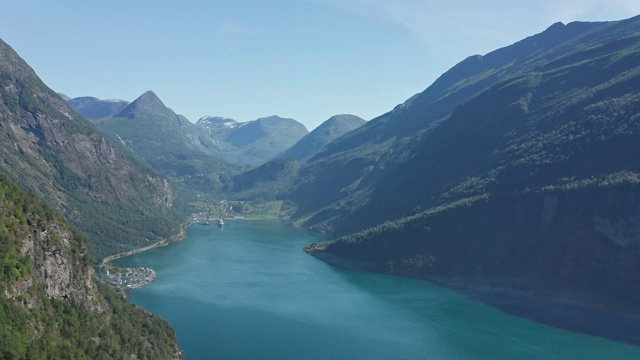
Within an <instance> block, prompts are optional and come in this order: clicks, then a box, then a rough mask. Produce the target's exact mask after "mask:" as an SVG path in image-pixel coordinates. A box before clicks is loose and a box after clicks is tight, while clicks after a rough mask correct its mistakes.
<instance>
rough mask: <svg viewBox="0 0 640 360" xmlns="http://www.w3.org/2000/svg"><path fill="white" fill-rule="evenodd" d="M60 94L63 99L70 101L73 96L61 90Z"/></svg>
mask: <svg viewBox="0 0 640 360" xmlns="http://www.w3.org/2000/svg"><path fill="white" fill-rule="evenodd" d="M58 95H59V96H60V97H61V98H62V100H64V101H69V100H71V97H70V96H68V95H66V94H63V93H61V92H59V93H58Z"/></svg>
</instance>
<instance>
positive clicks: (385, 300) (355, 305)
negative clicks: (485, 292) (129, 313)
mask: <svg viewBox="0 0 640 360" xmlns="http://www.w3.org/2000/svg"><path fill="white" fill-rule="evenodd" d="M319 240H322V237H321V235H319V234H315V233H310V232H306V231H303V230H300V229H295V228H291V227H288V226H287V225H286V224H285V223H283V222H277V221H228V222H226V223H225V226H224V228H219V227H217V226H215V225H209V226H204V225H193V226H191V227H190V228H189V231H188V238H187V239H186V240H184V241H182V242H180V243H176V244H172V245H170V246H167V247H162V248H157V249H153V250H151V251H148V252H144V253H141V254H137V255H134V256H131V257H128V258H124V259H120V260H118V261H117V263H118V264H121V265H126V266H145V267H146V266H150V267H153V268H154V269H155V270H156V271H157V275H158V277H157V280H156V281H155V282H153V283H151V284H149V285H146V286H144V287H142V288H140V289H136V290H132V291H131V292H130V299H131V301H132V302H133V303H135V304H137V305H140V306H142V307H144V308H146V309H148V310H149V311H151V312H153V313H155V314H158V315H160V316H162V317H164V318H166V319H167V320H169V322H170V323H171V325H173V327H174V328H175V329H176V332H177V336H178V343H179V345H180V347H181V348H182V350H183V351H184V355H185V359H187V360H190V359H214V358H219V359H434V360H438V359H447V360H450V359H640V348H639V347H634V346H630V345H626V344H623V343H617V342H613V341H608V340H605V339H601V338H597V337H592V336H588V335H583V334H579V333H573V332H568V331H564V330H560V329H556V328H552V327H549V326H546V325H542V324H538V323H534V322H530V321H527V320H524V319H520V318H516V317H513V316H509V315H506V314H504V313H502V312H500V311H499V310H496V309H494V308H491V307H488V306H486V305H483V304H481V303H477V302H474V301H472V300H470V299H468V298H466V297H464V296H460V295H458V294H456V293H454V292H452V291H450V290H448V289H444V288H441V287H438V286H435V285H432V284H429V283H427V282H423V281H419V280H413V279H404V278H398V277H391V276H385V275H379V274H371V273H362V272H349V271H344V270H339V269H335V268H332V267H330V266H328V265H326V264H325V263H323V262H321V261H319V260H317V259H315V258H313V257H311V256H309V255H307V254H305V253H304V252H303V251H302V247H303V246H304V245H306V244H309V243H311V242H314V241H319Z"/></svg>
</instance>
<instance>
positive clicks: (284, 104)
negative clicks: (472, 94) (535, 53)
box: [0, 0, 640, 130]
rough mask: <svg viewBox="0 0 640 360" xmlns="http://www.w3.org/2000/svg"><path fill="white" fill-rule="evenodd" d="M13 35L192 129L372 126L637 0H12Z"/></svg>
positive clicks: (64, 70)
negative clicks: (511, 53)
mask: <svg viewBox="0 0 640 360" xmlns="http://www.w3.org/2000/svg"><path fill="white" fill-rule="evenodd" d="M0 5H1V6H2V8H3V13H4V14H5V16H4V17H3V18H2V19H0V38H2V39H3V40H4V41H6V42H7V43H8V44H9V45H11V46H12V47H13V48H14V49H15V50H16V51H18V53H20V54H21V55H22V56H23V57H24V58H25V60H26V61H27V62H28V63H29V64H30V65H31V66H32V67H33V68H34V69H35V71H36V72H37V73H38V75H39V76H40V77H41V78H42V79H43V81H44V82H45V83H46V84H47V85H48V86H49V87H51V88H53V89H54V90H56V91H59V92H63V93H65V94H67V95H69V96H71V97H77V96H96V97H102V98H117V99H124V100H128V101H132V100H134V99H135V98H136V97H138V96H140V95H141V94H142V93H144V92H145V91H146V90H153V91H154V92H155V93H156V94H158V96H159V97H160V98H161V99H162V100H163V101H164V103H165V104H166V105H167V106H169V107H171V108H172V109H173V110H174V111H176V112H177V113H180V114H183V115H185V116H186V117H187V118H189V119H190V120H191V121H194V122H195V121H196V120H197V119H198V118H200V117H202V116H205V115H213V116H226V117H230V118H234V119H236V120H238V121H248V120H253V119H256V118H259V117H263V116H268V115H273V114H277V115H280V116H282V117H290V118H294V119H296V120H298V121H300V122H302V123H303V124H305V126H307V128H308V129H309V130H312V129H313V128H315V127H316V126H318V125H319V124H320V123H322V122H323V121H324V120H326V119H328V118H329V117H331V116H332V115H335V114H340V113H350V114H355V115H358V116H360V117H363V118H365V119H367V120H370V119H372V118H374V117H376V116H378V115H381V114H383V113H385V112H387V111H389V110H391V109H393V107H395V106H396V105H397V104H400V103H402V102H404V101H405V100H406V99H408V98H409V97H411V96H412V95H414V94H415V93H418V92H421V91H423V90H424V89H425V88H426V87H427V86H429V85H430V84H431V83H432V82H433V81H434V80H435V79H436V78H437V77H438V76H439V75H441V74H442V73H443V72H445V71H446V70H447V69H449V68H450V67H452V66H453V65H455V64H456V63H458V62H459V61H461V60H463V59H464V58H466V57H467V56H470V55H474V54H486V53H487V52H490V51H492V50H494V49H497V48H500V47H503V46H507V45H510V44H512V43H513V42H515V41H518V40H520V39H522V38H525V37H527V36H530V35H533V34H536V33H539V32H541V31H543V30H544V29H546V28H547V27H549V26H550V25H551V24H553V23H554V22H558V21H562V22H564V23H568V22H571V21H608V20H620V19H624V18H629V17H632V16H635V15H638V14H640V2H637V1H633V0H631V1H629V0H608V1H607V0H581V1H576V0H554V1H551V0H539V1H533V0H529V1H520V2H512V1H506V0H487V1H484V2H481V3H478V2H473V1H464V0H457V1H448V2H443V1H433V0H422V1H421V0H397V1H385V0H349V1H338V0H298V1H294V0H273V1H260V0H240V1H227V0H224V1H211V2H206V3H205V2H201V1H196V0H188V1H182V2H179V3H176V2H171V1H149V0H143V1H136V2H130V1H124V0H116V1H109V2H82V3H79V2H77V1H70V0H63V1H58V2H56V3H55V5H52V4H51V3H50V2H46V1H44V0H29V1H10V0H0Z"/></svg>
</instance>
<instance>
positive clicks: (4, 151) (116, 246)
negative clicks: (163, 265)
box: [0, 40, 180, 257]
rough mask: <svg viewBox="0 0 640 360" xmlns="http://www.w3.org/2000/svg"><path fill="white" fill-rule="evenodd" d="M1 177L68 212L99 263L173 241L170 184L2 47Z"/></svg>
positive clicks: (174, 217)
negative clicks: (129, 250) (163, 239)
mask: <svg viewBox="0 0 640 360" xmlns="http://www.w3.org/2000/svg"><path fill="white" fill-rule="evenodd" d="M0 160H1V161H0V171H2V172H4V173H7V174H10V176H11V177H12V178H13V179H14V180H16V181H18V182H19V183H21V184H22V185H24V186H25V187H28V188H30V189H33V190H34V191H35V192H36V193H37V194H38V195H39V196H40V197H41V198H43V199H45V200H46V201H47V202H49V203H50V204H52V205H54V206H55V207H57V208H58V209H59V210H61V211H63V212H64V213H65V215H67V217H68V218H69V219H70V220H71V221H72V223H73V224H74V225H75V226H77V227H78V228H80V229H81V230H83V231H84V232H85V233H86V234H87V235H89V236H90V238H91V244H90V247H91V250H92V252H93V253H94V254H95V255H97V256H99V257H102V256H106V255H109V254H112V253H115V252H121V251H123V248H124V247H128V248H130V247H132V246H133V247H135V246H144V245H148V243H149V242H151V241H157V240H158V238H161V237H169V236H170V235H171V233H172V231H173V230H175V229H177V227H178V225H179V223H180V219H179V217H178V215H177V214H175V212H174V211H172V210H171V207H172V204H173V201H174V199H175V195H174V192H173V190H172V189H171V186H169V183H168V182H167V180H166V179H165V178H164V177H163V176H162V175H160V174H159V173H157V172H155V171H154V170H152V169H151V168H149V167H148V166H146V165H144V164H142V163H141V162H140V161H138V160H136V159H135V158H134V157H133V155H132V154H130V153H129V151H128V150H127V149H125V148H124V147H123V146H122V145H120V144H118V143H115V142H112V141H111V140H109V139H108V138H107V137H106V136H104V135H103V134H102V133H101V132H100V131H98V130H97V129H96V128H95V127H94V125H93V124H92V123H91V122H89V121H88V120H86V119H84V118H82V117H81V116H79V115H78V114H77V113H76V112H75V111H73V110H72V109H71V108H70V107H69V106H68V104H67V103H66V102H65V101H64V100H63V99H62V98H60V97H59V96H58V95H57V94H56V93H55V92H53V91H52V90H51V89H49V88H48V87H47V86H46V85H45V84H43V83H42V81H41V80H40V79H39V78H38V77H37V75H36V74H35V72H34V71H33V70H32V69H31V68H30V67H29V66H28V65H27V64H26V63H25V62H24V61H23V60H22V59H21V58H20V57H19V56H18V55H17V54H16V53H15V52H14V51H13V49H11V47H9V46H8V45H7V44H5V43H4V42H2V41H1V40H0Z"/></svg>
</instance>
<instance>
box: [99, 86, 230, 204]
mask: <svg viewBox="0 0 640 360" xmlns="http://www.w3.org/2000/svg"><path fill="white" fill-rule="evenodd" d="M96 125H97V126H98V127H99V128H100V129H101V130H102V131H104V132H105V133H106V134H108V135H109V136H111V138H112V139H114V140H117V141H119V142H121V143H122V144H123V145H124V146H126V147H127V148H129V149H130V150H131V151H132V152H133V154H135V155H136V156H138V157H139V158H141V159H143V160H144V161H145V162H147V163H148V164H149V165H151V166H152V167H154V168H155V169H157V170H159V171H160V172H162V173H164V174H165V175H167V176H170V177H171V178H173V179H174V180H175V181H176V182H178V183H179V184H180V185H181V188H182V189H188V190H198V191H209V192H212V191H216V190H219V189H221V188H222V187H223V186H224V184H225V182H226V177H227V176H230V175H231V174H233V173H235V172H237V171H238V170H237V169H238V168H239V167H238V166H235V165H231V164H229V163H227V162H225V161H223V160H221V159H219V158H218V157H216V156H214V155H213V154H214V153H216V152H217V151H218V145H217V144H216V143H215V142H214V141H213V140H212V139H211V138H210V137H209V136H208V134H207V132H206V131H204V130H203V129H201V128H199V127H197V126H196V125H195V124H193V123H191V122H190V121H189V120H188V119H186V118H185V117H184V116H182V115H177V114H176V113H174V112H173V111H172V110H171V109H169V108H168V107H166V106H165V105H164V103H163V102H162V101H161V100H160V99H159V98H158V96H157V95H156V94H155V93H154V92H152V91H147V92H145V93H144V94H142V95H141V96H140V97H138V98H137V99H136V100H134V101H133V102H132V103H130V104H129V105H127V106H126V107H124V108H123V109H122V110H120V111H119V112H118V113H117V114H115V115H113V117H110V118H105V119H102V120H100V121H98V122H97V123H96Z"/></svg>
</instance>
